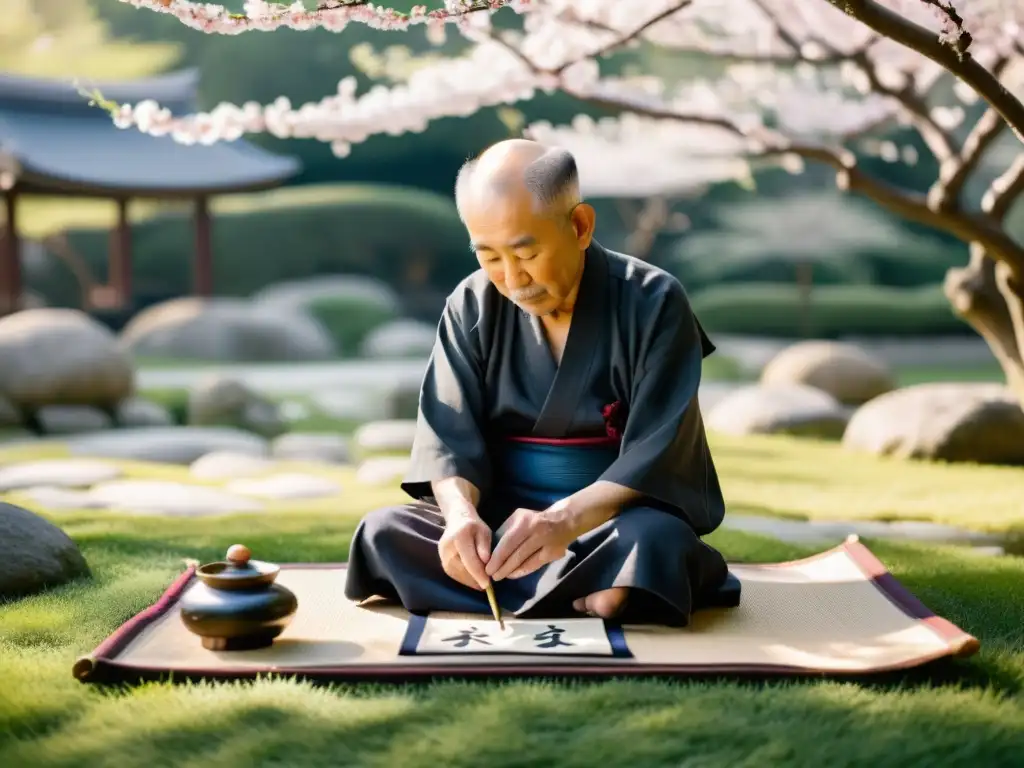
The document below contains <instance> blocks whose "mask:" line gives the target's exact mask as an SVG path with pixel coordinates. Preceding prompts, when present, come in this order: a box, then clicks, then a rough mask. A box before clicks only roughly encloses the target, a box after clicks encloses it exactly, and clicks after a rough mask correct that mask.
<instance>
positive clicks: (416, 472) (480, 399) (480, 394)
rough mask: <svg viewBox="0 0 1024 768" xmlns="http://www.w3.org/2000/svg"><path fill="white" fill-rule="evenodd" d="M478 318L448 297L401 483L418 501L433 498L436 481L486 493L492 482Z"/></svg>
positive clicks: (468, 308) (467, 308)
mask: <svg viewBox="0 0 1024 768" xmlns="http://www.w3.org/2000/svg"><path fill="white" fill-rule="evenodd" d="M473 314H474V313H473V311H472V308H471V307H467V305H466V302H464V301H457V300H454V299H452V298H449V300H448V301H447V302H446V304H445V308H444V312H443V313H442V315H441V321H440V323H439V324H438V328H437V337H436V339H435V341H434V348H433V350H432V352H431V355H430V359H429V361H428V363H427V371H426V374H425V375H424V378H423V385H422V387H421V389H420V400H419V412H418V414H417V417H416V433H415V437H414V439H413V446H412V455H411V461H410V465H409V469H408V470H407V472H406V474H405V478H404V480H403V482H402V490H403V491H405V492H406V493H407V494H409V495H410V496H412V497H413V498H415V499H426V498H431V497H432V496H433V491H432V489H431V486H430V483H431V482H432V481H435V480H443V479H445V478H449V477H461V478H463V479H464V480H468V481H469V482H471V483H473V485H475V486H476V487H477V488H478V489H480V491H481V493H483V492H485V490H486V488H487V487H488V485H489V484H490V481H491V463H490V458H489V456H488V453H487V445H486V442H485V438H484V430H483V424H484V421H483V420H484V402H485V392H484V383H483V379H484V377H483V365H482V361H481V359H480V354H479V345H477V344H476V343H474V340H473V334H474V329H475V326H476V323H475V322H474V320H473Z"/></svg>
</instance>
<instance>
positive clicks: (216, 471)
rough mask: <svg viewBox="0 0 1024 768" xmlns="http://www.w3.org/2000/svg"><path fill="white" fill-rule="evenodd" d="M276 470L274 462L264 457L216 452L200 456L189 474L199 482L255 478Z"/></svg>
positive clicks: (190, 468)
mask: <svg viewBox="0 0 1024 768" xmlns="http://www.w3.org/2000/svg"><path fill="white" fill-rule="evenodd" d="M273 468H274V462H273V461H271V460H269V459H267V458H264V457H263V456H253V455H252V454H250V453H235V452H233V451H214V452H213V453H208V454H206V455H205V456H200V457H199V458H198V459H196V460H195V461H194V462H192V466H191V467H189V474H191V475H192V477H194V478H196V479H197V480H224V479H226V478H236V477H254V476H256V475H262V474H265V473H267V472H269V471H270V470H272V469H273Z"/></svg>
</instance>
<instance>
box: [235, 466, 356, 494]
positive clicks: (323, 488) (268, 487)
mask: <svg viewBox="0 0 1024 768" xmlns="http://www.w3.org/2000/svg"><path fill="white" fill-rule="evenodd" d="M224 490H225V491H227V492H228V493H237V494H240V495H242V496H257V497H260V498H264V499H316V498H321V497H324V496H336V495H337V494H339V493H341V485H339V484H338V483H336V482H335V481H333V480H331V479H330V478H326V477H319V476H317V475H309V474H303V473H301V472H282V473H280V474H276V475H270V476H268V477H260V478H251V479H242V480H233V481H231V482H230V483H228V484H227V485H226V486H224Z"/></svg>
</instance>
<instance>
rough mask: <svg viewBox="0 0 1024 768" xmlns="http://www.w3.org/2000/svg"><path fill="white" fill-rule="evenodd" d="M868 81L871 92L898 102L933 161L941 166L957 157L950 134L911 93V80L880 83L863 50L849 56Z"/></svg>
mask: <svg viewBox="0 0 1024 768" xmlns="http://www.w3.org/2000/svg"><path fill="white" fill-rule="evenodd" d="M851 59H852V61H853V63H854V64H856V65H857V67H859V68H860V70H861V72H863V73H864V76H865V77H866V78H867V80H868V83H869V84H870V86H871V90H873V91H875V92H876V93H882V94H885V95H886V96H890V97H892V98H894V99H896V101H898V102H899V103H900V105H901V106H902V107H903V109H904V110H905V111H906V112H907V114H908V115H909V118H910V124H911V125H912V126H913V127H914V128H915V129H916V130H917V132H918V133H919V134H920V135H921V138H922V139H923V140H924V143H925V144H926V145H927V147H928V149H929V151H931V153H932V154H933V155H934V156H935V159H936V160H937V161H938V162H940V163H942V162H944V161H946V160H949V159H951V158H952V157H953V156H954V155H955V154H956V149H955V148H954V144H955V140H954V138H953V136H952V134H951V133H950V132H949V131H947V130H946V129H944V128H943V127H942V126H941V125H939V124H938V123H937V122H936V121H935V119H934V118H933V117H932V115H931V111H930V110H929V108H928V104H927V102H926V101H925V100H924V98H923V97H922V96H921V95H919V94H918V93H916V92H915V91H914V86H913V83H912V81H910V82H907V83H906V84H905V85H904V86H903V87H902V88H894V87H892V86H889V85H887V84H885V83H883V82H882V79H881V78H880V77H879V74H878V69H877V68H876V67H875V65H874V64H873V63H872V62H871V59H870V58H868V55H867V51H866V50H864V49H862V50H860V51H857V52H856V53H854V54H853V56H852V57H851Z"/></svg>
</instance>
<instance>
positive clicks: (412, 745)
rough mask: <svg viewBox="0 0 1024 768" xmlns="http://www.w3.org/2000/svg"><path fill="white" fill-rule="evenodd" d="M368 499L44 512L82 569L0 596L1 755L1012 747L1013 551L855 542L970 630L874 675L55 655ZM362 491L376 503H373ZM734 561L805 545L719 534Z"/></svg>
mask: <svg viewBox="0 0 1024 768" xmlns="http://www.w3.org/2000/svg"><path fill="white" fill-rule="evenodd" d="M370 501H371V500H370V499H367V498H365V497H364V496H362V495H361V494H358V493H355V494H351V495H349V496H348V497H347V498H346V499H344V500H342V501H341V502H340V503H339V504H338V505H336V507H335V508H334V509H331V510H321V511H319V512H294V513H284V514H275V515H269V514H264V515H246V516H235V517H230V518H216V519H213V518H207V519H196V520H189V521H184V520H166V519H154V518H128V517H121V516H118V515H114V514H110V513H103V514H98V513H75V514H67V515H60V516H56V519H57V521H58V522H59V523H60V524H62V525H63V526H64V527H65V529H66V530H67V531H68V532H69V533H70V535H71V536H72V537H74V538H75V540H76V541H77V542H78V543H79V544H80V546H81V547H82V550H83V552H84V554H85V556H86V557H87V559H88V560H89V562H90V564H91V566H92V569H93V579H92V580H90V581H83V582H80V583H76V584H72V585H67V586H64V587H61V588H57V589H54V590H52V591H50V592H48V593H46V594H43V595H38V596H35V597H31V598H27V599H24V600H22V601H19V602H16V603H12V604H9V605H6V606H4V607H3V608H2V609H0V680H2V681H3V685H0V765H11V766H21V765H34V766H54V767H55V768H56V767H58V766H59V767H61V768H74V767H76V766H83V767H86V766H87V767H88V768H100V767H102V766H112V767H113V766H118V767H119V766H125V765H131V766H135V765H149V766H170V765H199V764H201V765H204V766H222V765H223V766H233V765H246V766H291V765H296V766H298V765H302V766H330V767H331V768H334V766H341V765H366V766H377V765H379V766H392V765H395V766H403V768H412V767H413V766H435V765H445V766H473V767H474V768H479V766H488V767H489V768H503V767H506V766H508V767H510V768H511V767H512V766H516V767H518V766H533V765H560V766H563V765H565V766H588V767H589V766H592V765H596V764H600V765H602V766H631V765H634V764H639V765H643V766H656V765H666V766H667V765H673V766H675V765H715V766H717V765H721V766H743V765H751V766H753V765H773V766H774V765H826V764H827V765H864V764H873V765H893V766H908V765H922V766H936V765H944V764H950V763H949V762H947V761H949V760H951V759H953V758H954V757H956V758H958V759H973V760H975V761H977V762H979V763H980V764H982V765H986V766H996V765H1012V764H1014V763H1015V761H1016V760H1017V759H1019V756H1020V754H1021V750H1024V728H1022V727H1021V726H1022V725H1024V721H1022V707H1021V704H1022V699H1021V690H1022V685H1024V626H1022V624H1021V622H1020V620H1019V617H1020V616H1021V615H1022V614H1024V592H1022V591H1021V590H1020V589H1019V585H1020V584H1021V583H1024V561H1020V560H1010V559H1003V560H996V559H990V558H982V557H978V556H972V555H970V554H965V553H962V552H959V551H954V550H952V549H948V548H942V549H929V548H924V547H916V546H891V545H884V546H883V545H881V544H872V548H873V549H874V551H875V552H876V553H877V554H878V555H879V556H880V557H882V558H883V560H885V561H886V563H887V564H888V565H889V566H890V567H891V568H892V570H893V571H894V572H895V574H896V575H897V576H898V577H899V578H900V579H901V580H902V581H903V582H904V583H905V584H906V585H907V586H908V587H909V588H911V589H912V590H913V591H914V592H915V593H916V594H918V595H919V596H920V597H921V598H922V599H923V600H924V601H925V602H926V603H928V604H929V605H930V606H931V607H932V608H933V609H935V610H937V611H939V612H940V613H942V614H943V615H945V616H947V617H948V618H949V619H950V620H952V621H954V622H955V623H957V624H958V625H959V626H961V627H963V628H964V629H966V630H967V631H969V632H972V633H974V634H975V635H976V636H978V637H979V638H980V639H981V640H982V643H983V645H982V651H981V652H980V654H979V655H978V656H976V657H974V658H972V659H969V660H965V661H963V662H956V663H954V664H951V665H942V666H940V667H938V668H935V669H930V670H918V671H914V672H911V673H907V674H903V675H899V676H896V677H887V678H884V679H882V680H879V681H864V682H861V683H850V682H845V683H844V682H809V683H808V682H802V683H801V682H796V683H792V682H791V683H785V682H783V683H757V682H748V683H743V682H735V681H717V682H716V681H713V682H692V683H685V682H684V683H669V682H628V681H608V682H604V683H597V684H587V685H583V684H577V685H573V684H568V683H553V682H508V683H501V682H496V683H479V684H467V683H439V684H434V685H431V686H426V687H393V688H388V687H381V686H365V687H363V686H336V687H320V688H315V687H313V686H310V685H307V684H301V683H295V682H287V681H261V682H258V683H255V684H220V685H215V684H198V685H179V686H172V685H164V684H150V685H147V686H145V687H142V688H140V689H136V690H134V691H132V690H113V691H103V690H100V689H96V688H93V687H90V686H85V685H82V684H80V683H78V682H76V681H75V680H73V679H72V677H71V674H70V669H71V664H72V663H73V661H74V659H75V658H76V657H77V656H78V655H79V654H82V653H85V652H87V651H89V650H91V649H92V648H93V647H95V645H96V644H97V643H99V642H100V641H101V640H102V639H103V638H104V637H106V636H107V635H108V634H109V633H110V632H111V631H112V630H113V629H114V628H116V627H117V626H118V625H119V624H120V623H121V622H123V621H124V620H126V619H127V618H129V617H130V616H132V615H133V614H135V613H136V612H138V611H140V610H141V609H143V608H144V607H146V606H147V605H149V604H151V603H152V602H153V600H154V599H155V598H156V597H157V596H158V595H159V594H160V592H161V591H162V590H163V589H164V588H165V587H166V586H167V584H168V583H169V582H170V581H171V580H172V579H173V578H174V577H175V575H176V574H177V573H179V572H180V569H181V568H182V563H183V560H184V559H186V558H196V559H199V560H203V561H207V560H211V559H214V558H220V557H221V556H222V555H223V552H224V550H225V548H226V547H227V546H229V545H230V544H232V543H235V542H236V541H244V542H245V543H247V544H248V545H249V546H251V547H252V548H253V549H254V551H255V552H257V553H259V555H260V556H261V557H266V558H269V559H273V560H279V561H290V560H304V561H334V560H338V559H343V558H344V557H345V554H346V552H347V548H348V544H349V540H350V536H351V532H352V529H353V524H354V521H355V519H356V517H357V515H358V514H359V512H360V511H361V510H362V509H363V508H364V507H366V506H367V504H368V503H369V502H370ZM374 503H375V502H374ZM711 542H712V543H713V544H714V545H716V546H718V547H720V548H721V549H722V550H723V551H724V552H725V553H726V554H727V555H728V556H729V558H730V559H731V560H733V561H748V562H756V561H778V560H784V559H789V558H794V557H799V556H802V555H805V554H809V550H807V549H803V548H799V547H793V546H788V545H783V544H781V543H779V542H776V541H773V540H770V539H764V538H761V537H754V536H749V535H743V534H737V533H730V532H719V533H716V534H715V535H714V536H712V537H711Z"/></svg>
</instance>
